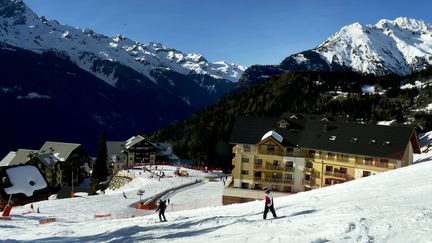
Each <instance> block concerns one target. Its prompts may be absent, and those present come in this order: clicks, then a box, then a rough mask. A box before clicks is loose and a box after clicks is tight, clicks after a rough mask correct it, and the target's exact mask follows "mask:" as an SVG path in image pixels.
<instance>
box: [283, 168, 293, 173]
mask: <svg viewBox="0 0 432 243" xmlns="http://www.w3.org/2000/svg"><path fill="white" fill-rule="evenodd" d="M284 170H285V171H287V172H294V170H295V168H294V167H285V168H284Z"/></svg>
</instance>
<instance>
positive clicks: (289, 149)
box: [286, 148, 294, 154]
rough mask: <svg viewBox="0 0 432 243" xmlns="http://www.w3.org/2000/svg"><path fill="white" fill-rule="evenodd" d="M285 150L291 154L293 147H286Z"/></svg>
mask: <svg viewBox="0 0 432 243" xmlns="http://www.w3.org/2000/svg"><path fill="white" fill-rule="evenodd" d="M286 152H287V154H293V153H294V149H293V148H286Z"/></svg>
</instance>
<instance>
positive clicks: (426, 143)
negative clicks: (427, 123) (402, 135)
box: [414, 131, 432, 163]
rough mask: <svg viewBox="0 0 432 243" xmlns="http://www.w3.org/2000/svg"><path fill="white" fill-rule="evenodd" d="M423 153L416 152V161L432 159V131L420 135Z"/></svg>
mask: <svg viewBox="0 0 432 243" xmlns="http://www.w3.org/2000/svg"><path fill="white" fill-rule="evenodd" d="M418 138H419V142H420V150H421V152H422V153H421V154H414V161H415V162H416V163H422V162H429V161H432V131H430V132H427V133H421V134H419V135H418Z"/></svg>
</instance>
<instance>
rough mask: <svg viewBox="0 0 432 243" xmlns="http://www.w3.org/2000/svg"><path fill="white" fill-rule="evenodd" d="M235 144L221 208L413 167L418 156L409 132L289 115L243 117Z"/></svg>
mask: <svg viewBox="0 0 432 243" xmlns="http://www.w3.org/2000/svg"><path fill="white" fill-rule="evenodd" d="M230 143H231V144H234V147H233V153H234V154H235V156H234V158H233V160H232V164H233V165H234V169H233V170H232V182H231V183H230V186H229V187H227V188H225V190H224V195H223V203H224V204H230V203H237V202H247V201H252V200H256V199H260V198H261V197H262V192H261V191H256V190H254V189H262V188H264V187H268V188H271V189H272V190H273V191H274V192H275V193H274V194H275V196H282V195H287V194H289V193H296V192H302V191H307V190H311V189H316V188H321V187H325V186H330V185H334V184H338V183H343V182H346V181H350V180H354V179H357V178H361V177H366V176H370V175H374V174H376V173H380V172H383V171H388V170H392V169H396V168H400V167H404V166H408V165H411V164H412V163H413V153H420V147H419V142H418V139H417V135H416V132H415V130H414V128H413V127H410V126H380V125H370V124H359V123H354V122H348V121H346V120H345V119H342V118H335V117H325V116H319V115H305V114H301V115H300V114H289V113H285V114H283V115H282V116H281V117H276V118H266V117H239V118H237V119H236V121H235V123H234V126H233V130H232V134H231V140H230Z"/></svg>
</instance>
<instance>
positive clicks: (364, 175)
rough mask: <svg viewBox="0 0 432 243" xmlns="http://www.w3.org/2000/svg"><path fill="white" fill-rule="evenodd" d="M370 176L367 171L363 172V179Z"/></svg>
mask: <svg viewBox="0 0 432 243" xmlns="http://www.w3.org/2000/svg"><path fill="white" fill-rule="evenodd" d="M370 175H371V172H370V171H367V170H364V171H363V177H367V176H370Z"/></svg>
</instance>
